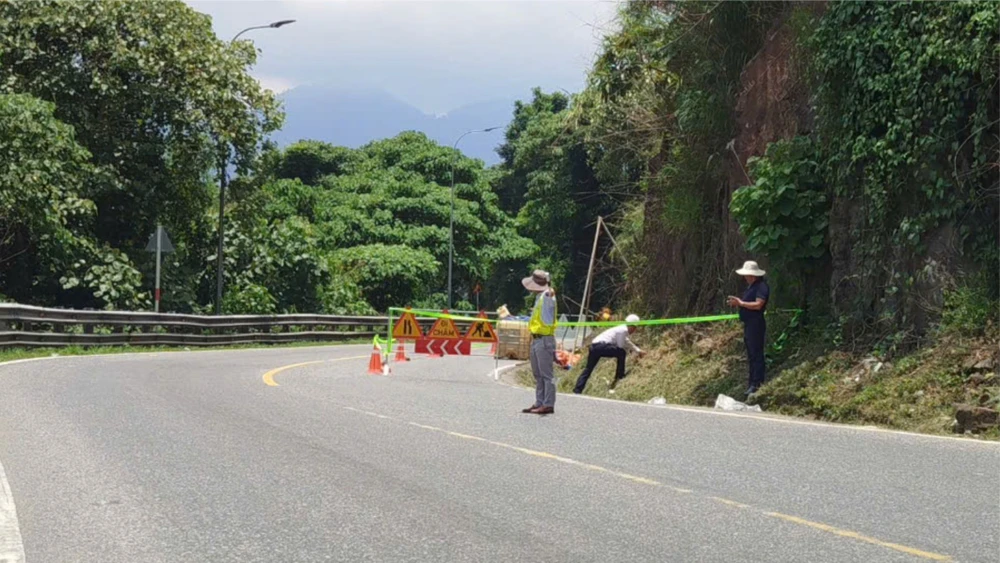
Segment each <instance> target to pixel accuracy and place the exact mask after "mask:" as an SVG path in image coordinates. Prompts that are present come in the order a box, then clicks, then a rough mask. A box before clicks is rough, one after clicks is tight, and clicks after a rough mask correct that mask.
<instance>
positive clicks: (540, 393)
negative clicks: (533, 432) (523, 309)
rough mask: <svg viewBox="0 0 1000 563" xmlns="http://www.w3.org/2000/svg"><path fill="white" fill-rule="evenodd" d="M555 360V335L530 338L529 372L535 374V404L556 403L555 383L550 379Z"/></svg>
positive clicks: (553, 404)
mask: <svg viewBox="0 0 1000 563" xmlns="http://www.w3.org/2000/svg"><path fill="white" fill-rule="evenodd" d="M555 361H556V337H555V336H539V337H532V339H531V373H532V374H534V376H535V406H542V407H553V406H555V404H556V384H555V381H554V380H553V379H552V369H553V364H555Z"/></svg>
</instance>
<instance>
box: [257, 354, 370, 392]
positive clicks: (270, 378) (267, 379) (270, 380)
mask: <svg viewBox="0 0 1000 563" xmlns="http://www.w3.org/2000/svg"><path fill="white" fill-rule="evenodd" d="M367 357H368V356H350V357H347V358H334V359H332V360H313V361H311V362H301V363H298V364H291V365H287V366H281V367H280V368H274V369H272V370H271V371H269V372H267V373H265V374H264V375H263V377H262V379H263V380H264V383H265V384H266V385H270V386H271V387H278V382H277V381H275V380H274V376H276V375H278V374H279V373H281V372H283V371H285V370H287V369H292V368H298V367H302V366H309V365H313V364H322V363H324V362H343V361H347V360H360V359H362V358H367Z"/></svg>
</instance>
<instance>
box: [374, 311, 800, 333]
mask: <svg viewBox="0 0 1000 563" xmlns="http://www.w3.org/2000/svg"><path fill="white" fill-rule="evenodd" d="M394 311H409V312H411V313H413V314H414V315H417V316H419V317H425V318H431V319H451V320H453V321H467V322H477V321H482V320H484V319H482V318H480V317H466V316H462V315H452V314H448V313H439V312H437V311H428V310H425V309H404V308H401V307H390V308H389V312H390V314H391V313H392V312H394ZM782 311H787V312H793V313H801V312H802V311H801V310H800V309H782ZM738 318H740V316H739V315H738V314H736V313H730V314H725V315H708V316H703V317H675V318H672V319H649V320H645V321H638V322H634V323H627V322H625V321H583V322H579V321H577V322H567V323H557V324H556V326H559V327H581V328H582V327H612V326H621V325H629V326H659V325H681V324H694V323H710V322H717V321H732V320H736V319H738ZM485 320H486V322H488V323H490V324H497V323H498V322H499V320H495V319H485Z"/></svg>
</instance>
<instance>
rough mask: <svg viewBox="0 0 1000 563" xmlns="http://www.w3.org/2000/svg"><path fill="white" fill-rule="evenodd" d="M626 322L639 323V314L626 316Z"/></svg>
mask: <svg viewBox="0 0 1000 563" xmlns="http://www.w3.org/2000/svg"><path fill="white" fill-rule="evenodd" d="M625 322H627V323H637V322H639V315H629V316H627V317H625Z"/></svg>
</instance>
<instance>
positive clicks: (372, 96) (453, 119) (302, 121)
mask: <svg viewBox="0 0 1000 563" xmlns="http://www.w3.org/2000/svg"><path fill="white" fill-rule="evenodd" d="M280 98H281V100H282V102H283V103H284V107H285V124H284V127H282V129H281V130H280V131H276V132H275V133H273V134H272V139H273V140H274V141H275V142H277V143H278V145H279V146H283V147H284V146H287V145H290V144H292V143H294V142H296V141H299V140H302V139H312V140H317V141H325V142H328V143H332V144H334V145H342V146H346V147H351V148H357V147H360V146H362V145H364V144H366V143H368V142H370V141H375V140H378V139H384V138H387V137H394V136H395V135H397V134H398V133H400V132H402V131H420V132H423V133H425V134H426V135H427V136H428V137H430V138H431V139H433V140H435V141H437V142H438V143H440V144H442V145H446V146H452V145H454V143H455V141H456V140H457V139H458V138H459V137H460V136H461V135H462V134H463V133H465V132H466V131H470V130H473V129H486V128H489V127H495V126H499V127H500V128H499V129H497V130H495V131H491V132H488V133H476V134H472V135H467V136H466V137H465V138H463V139H462V141H461V144H460V145H459V147H458V148H459V149H460V150H461V151H462V152H463V153H464V154H466V155H467V156H470V157H473V158H479V159H481V160H483V161H484V162H485V163H486V164H487V165H492V164H496V163H498V162H499V161H500V157H499V156H498V155H497V154H496V148H497V147H498V146H499V145H500V144H501V143H502V142H503V139H504V131H505V130H506V128H507V124H508V123H509V122H510V120H511V117H512V115H513V112H514V100H502V99H498V100H492V101H487V102H480V103H475V104H470V105H467V106H463V107H460V108H457V109H455V110H452V111H450V112H448V113H447V114H445V115H442V116H435V115H430V114H427V113H424V112H423V111H421V110H419V109H418V108H416V107H414V106H412V105H410V104H408V103H406V102H404V101H403V100H400V99H399V98H397V97H395V96H393V95H391V94H389V93H388V92H385V91H383V90H378V89H362V88H357V89H339V88H336V87H332V86H324V85H303V86H297V87H295V88H292V89H291V90H288V91H286V92H284V93H282V94H281V95H280Z"/></svg>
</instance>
